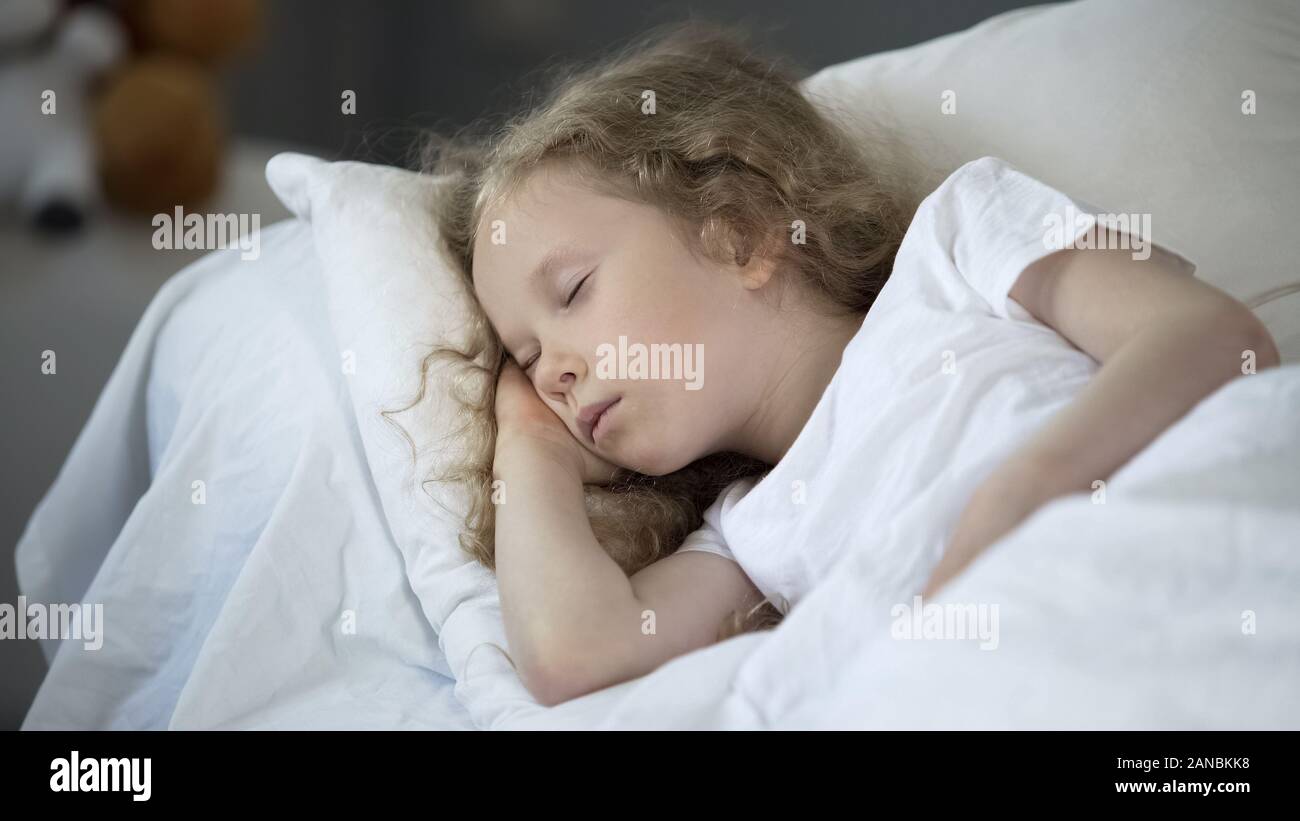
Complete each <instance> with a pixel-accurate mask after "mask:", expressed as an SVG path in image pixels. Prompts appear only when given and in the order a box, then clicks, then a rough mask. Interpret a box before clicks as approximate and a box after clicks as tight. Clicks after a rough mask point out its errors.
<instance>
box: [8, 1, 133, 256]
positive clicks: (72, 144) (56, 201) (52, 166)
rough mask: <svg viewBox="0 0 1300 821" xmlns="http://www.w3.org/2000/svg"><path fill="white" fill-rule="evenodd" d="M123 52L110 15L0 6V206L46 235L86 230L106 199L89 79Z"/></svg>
mask: <svg viewBox="0 0 1300 821" xmlns="http://www.w3.org/2000/svg"><path fill="white" fill-rule="evenodd" d="M125 48H126V34H125V32H124V30H123V28H122V26H121V25H120V24H119V23H118V21H117V20H116V19H115V17H114V15H113V14H112V13H111V12H109V11H107V10H105V9H102V8H98V7H95V6H89V5H86V6H78V7H75V8H73V9H70V10H68V11H67V12H66V13H64V10H63V8H62V3H61V2H59V0H4V2H3V3H0V122H3V126H2V127H0V208H6V209H13V210H16V211H17V212H18V214H19V215H20V217H21V218H22V219H24V220H27V221H30V222H33V223H34V224H35V225H36V226H37V227H38V228H40V229H43V230H46V231H51V232H59V231H69V230H75V229H76V228H78V227H79V226H80V225H81V223H82V222H83V220H84V218H85V215H86V212H87V211H88V210H90V209H91V208H92V207H93V206H94V203H95V201H96V200H97V199H98V198H99V195H100V188H99V181H98V174H97V171H96V152H95V147H94V144H93V143H94V137H93V133H92V131H91V128H90V122H89V120H90V116H91V112H90V100H89V95H90V90H91V81H92V80H93V79H94V78H95V77H96V76H98V75H99V74H101V73H102V72H104V71H105V70H106V69H108V68H109V67H110V66H112V65H113V64H114V63H116V62H117V61H118V60H119V59H121V57H122V55H123V53H124V51H125Z"/></svg>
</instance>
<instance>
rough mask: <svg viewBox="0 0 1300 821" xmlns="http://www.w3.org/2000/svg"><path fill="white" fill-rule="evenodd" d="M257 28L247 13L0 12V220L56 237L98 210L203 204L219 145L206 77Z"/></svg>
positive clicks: (83, 7)
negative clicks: (4, 214) (100, 203)
mask: <svg viewBox="0 0 1300 821" xmlns="http://www.w3.org/2000/svg"><path fill="white" fill-rule="evenodd" d="M259 23H260V5H259V2H258V0H117V2H111V1H110V0H101V2H93V1H92V2H86V0H81V2H78V0H0V123H3V127H2V128H0V208H4V207H6V206H15V207H16V209H17V211H18V213H19V214H20V215H21V216H22V217H23V218H24V219H26V220H29V221H31V222H33V223H34V224H35V225H36V226H37V227H38V228H41V229H44V230H49V231H68V230H75V229H76V228H78V227H79V226H80V225H81V224H82V223H83V222H84V220H85V217H86V215H87V213H88V212H89V211H90V210H91V209H92V208H93V207H94V205H95V203H96V201H97V200H99V199H100V198H101V197H102V198H105V199H107V200H108V202H109V203H111V204H113V205H117V206H120V207H122V208H126V209H128V210H133V211H139V212H144V213H159V212H163V211H169V210H171V209H172V208H173V207H174V206H177V205H194V204H196V203H199V202H202V201H203V200H205V199H207V198H208V197H209V196H210V195H211V194H212V193H213V191H214V190H215V188H216V186H217V183H218V181H219V179H220V176H221V161H222V154H223V152H224V144H225V127H224V124H223V122H222V111H221V103H220V98H219V95H218V94H217V91H216V88H215V82H214V76H213V75H214V69H215V67H216V66H217V64H218V63H219V62H221V61H222V60H224V59H225V58H227V57H229V56H231V55H233V54H234V53H236V52H237V51H239V50H240V49H242V48H243V47H244V46H246V45H247V44H248V43H249V42H251V41H252V39H253V38H254V36H255V35H256V33H257V30H258V27H259ZM96 80H98V82H96Z"/></svg>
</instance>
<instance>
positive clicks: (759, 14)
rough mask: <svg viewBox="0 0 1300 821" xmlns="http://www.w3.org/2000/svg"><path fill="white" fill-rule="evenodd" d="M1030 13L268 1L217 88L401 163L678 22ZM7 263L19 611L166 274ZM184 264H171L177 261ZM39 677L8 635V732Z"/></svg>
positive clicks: (239, 122)
mask: <svg viewBox="0 0 1300 821" xmlns="http://www.w3.org/2000/svg"><path fill="white" fill-rule="evenodd" d="M1020 5H1026V4H1025V3H1017V2H1014V0H971V1H970V2H940V0H912V2H907V3H898V2H888V1H887V0H858V2H849V1H848V0H803V1H802V2H798V3H789V4H783V3H778V2H774V0H722V2H716V3H711V4H703V3H687V2H668V3H661V4H659V5H653V6H648V7H641V5H640V4H636V3H621V2H598V0H550V2H537V1H536V0H470V1H469V2H436V3H435V2H416V1H415V0H389V2H348V1H347V0H268V2H267V3H266V16H265V20H264V23H265V26H264V37H263V41H262V43H261V44H260V48H259V49H258V50H256V51H255V52H253V54H252V55H251V56H249V57H247V58H246V59H244V60H243V61H242V62H240V63H239V64H237V65H235V66H233V67H232V68H230V69H228V70H227V72H226V74H225V76H224V79H223V82H224V85H225V88H226V92H227V96H228V105H229V111H230V119H231V127H232V129H233V130H234V132H235V133H236V134H239V135H244V136H252V137H261V138H267V139H271V140H274V141H277V142H287V143H291V144H296V145H297V146H300V147H308V148H311V147H314V148H315V149H316V150H317V151H318V152H319V153H321V154H323V155H325V156H329V157H351V158H363V159H369V160H372V161H384V160H386V161H390V162H391V161H401V160H402V159H403V158H404V156H405V152H406V149H407V147H408V145H409V140H410V138H411V137H412V135H413V133H414V131H413V129H416V128H419V127H423V126H437V127H441V128H454V127H456V126H458V125H461V124H463V123H466V122H468V121H470V120H472V119H473V118H475V117H477V116H479V115H482V114H484V113H488V112H491V111H499V110H501V109H503V108H513V107H514V106H515V104H516V102H518V101H519V100H521V99H522V98H523V97H524V95H525V92H526V91H527V89H528V78H527V74H528V72H530V71H532V70H533V69H536V68H538V67H539V66H541V65H542V64H543V63H546V62H550V61H556V60H566V59H569V58H582V57H587V56H591V55H592V54H594V53H595V52H597V51H600V50H602V49H604V48H605V47H607V46H608V45H609V44H611V43H614V42H617V41H622V40H624V39H626V38H627V37H629V36H631V35H633V34H635V33H637V32H639V31H641V30H643V29H644V28H646V27H648V26H650V25H653V24H656V23H661V22H665V21H668V20H677V19H682V18H684V17H687V16H695V17H700V18H704V19H710V20H718V21H736V22H745V23H748V24H749V25H750V27H751V29H752V30H753V31H754V32H755V34H756V36H757V37H758V40H759V42H760V44H762V45H766V46H768V47H769V48H771V49H773V50H777V51H779V52H781V53H784V54H786V55H788V56H789V57H791V58H793V59H794V60H796V61H797V62H798V63H800V64H802V65H803V66H805V67H806V68H808V69H810V70H812V69H817V68H821V67H824V66H827V65H831V64H834V63H838V62H842V61H844V60H848V59H852V58H854V57H859V56H862V55H866V54H870V53H873V52H877V51H882V50H887V49H893V48H901V47H904V46H908V45H912V44H915V43H918V42H921V41H924V40H928V39H930V38H933V37H936V36H939V35H942V34H946V33H949V32H952V31H958V30H961V29H964V28H967V27H969V26H971V25H973V24H975V23H977V22H979V21H980V20H982V19H984V18H986V17H989V16H991V15H993V14H996V13H998V12H1001V11H1006V10H1008V9H1012V8H1016V7H1017V6H1020ZM343 89H353V90H355V91H356V92H357V96H358V110H357V114H356V116H352V117H347V116H343V115H342V114H341V112H340V110H339V103H340V99H339V95H340V93H341V91H342V90H343ZM3 230H8V231H13V230H16V229H11V228H5V229H3ZM10 236H13V234H12V233H11V235H10ZM3 239H4V234H3V232H2V231H0V241H2V240H3ZM20 241H21V242H23V243H26V242H28V240H27V238H25V237H24V238H21V240H20ZM5 256H6V253H5V252H3V251H0V265H2V266H3V271H4V273H3V276H0V308H4V310H3V311H0V317H3V318H5V321H4V322H3V323H2V327H0V354H3V359H0V362H2V363H3V366H4V367H5V370H4V373H5V374H6V381H5V391H4V393H5V401H4V402H0V446H2V449H0V456H2V457H3V458H0V485H2V486H3V489H4V492H3V493H2V494H0V544H2V545H5V547H4V548H3V550H4V551H5V553H6V559H5V560H4V561H2V562H0V602H10V603H15V602H16V601H17V596H18V591H17V585H16V582H15V579H14V567H13V561H12V549H13V545H14V544H15V543H16V541H17V539H18V537H19V535H20V533H21V531H22V528H23V526H24V525H25V523H26V521H27V518H28V516H29V515H30V514H31V512H32V510H33V508H34V507H35V505H36V503H37V502H38V501H39V500H40V498H41V497H42V495H43V494H44V493H45V491H46V489H47V488H49V486H50V483H51V482H53V480H54V477H55V475H56V473H57V471H58V469H59V466H60V465H61V464H62V462H63V459H64V458H65V457H66V455H67V453H68V450H69V449H70V448H71V446H72V443H73V440H74V439H75V438H76V435H77V433H78V432H79V431H80V430H81V427H82V426H83V425H84V424H85V421H86V419H87V417H88V416H89V414H90V410H91V408H92V406H93V404H94V402H95V399H96V398H97V397H98V395H99V392H100V391H101V390H102V388H103V386H104V383H105V382H106V381H107V379H108V376H109V373H110V371H111V370H112V368H113V366H114V365H115V364H116V363H117V360H118V358H119V357H120V355H121V351H122V349H123V347H124V346H125V344H126V340H127V338H128V337H129V335H130V332H131V329H132V328H133V327H134V325H135V323H136V322H137V321H138V320H139V317H140V314H141V313H142V312H143V310H144V308H145V306H146V305H147V304H148V301H149V299H150V298H151V297H152V295H153V293H154V292H156V289H157V287H158V286H159V285H160V284H161V281H162V279H165V276H166V273H167V271H164V272H163V273H162V275H161V277H160V278H154V277H153V275H152V274H150V275H149V276H145V274H144V272H141V271H135V272H133V274H134V276H132V277H131V278H130V280H126V279H124V280H123V281H122V282H121V283H109V286H111V287H105V288H104V289H103V290H104V292H105V293H106V294H108V296H96V295H94V294H93V293H91V292H88V291H87V290H86V289H85V288H84V287H83V286H84V281H85V278H86V277H88V276H93V275H94V272H93V271H91V270H89V269H88V268H87V267H86V266H85V265H83V264H79V263H78V262H77V260H76V258H75V257H71V258H70V257H69V255H68V254H63V253H60V252H47V251H46V250H45V249H39V248H29V249H28V252H27V253H25V255H24V257H23V258H24V259H26V260H28V262H27V263H25V264H24V265H23V266H21V267H23V270H15V269H16V268H17V267H20V266H18V265H16V264H15V263H13V261H12V260H13V259H15V256H13V255H9V261H5V260H4V259H3V258H4V257H5ZM32 260H35V262H32ZM168 262H169V264H170V263H171V260H169V261H168ZM181 264H182V262H181V261H180V260H177V261H175V268H179V267H180V265H181ZM169 270H174V269H169ZM19 314H21V315H19ZM51 335H56V336H54V337H52V336H51ZM51 338H56V339H57V340H58V341H59V344H60V345H61V346H62V347H63V348H73V349H76V350H79V351H82V352H84V355H82V356H78V357H76V358H75V360H72V361H75V366H73V365H72V364H69V365H68V366H67V367H66V369H65V367H64V364H63V362H64V360H62V359H61V360H60V378H59V379H58V380H57V381H53V380H41V379H40V377H39V376H38V375H35V373H34V372H33V371H32V369H31V368H30V367H28V365H29V364H30V362H29V359H27V358H23V357H25V356H26V353H25V352H28V351H30V350H32V349H35V350H40V349H41V348H44V347H46V346H47V345H49V344H50V343H49V340H50V339H51ZM70 362H71V361H70ZM110 535H111V534H110ZM44 671H45V666H44V662H43V660H42V658H41V655H40V652H39V649H38V648H37V646H36V645H35V643H33V642H30V641H28V642H20V641H16V640H15V641H0V729H7V728H14V727H17V726H18V725H19V724H20V723H21V721H22V718H23V716H24V715H25V714H26V711H27V708H28V706H29V705H30V703H31V700H32V697H33V696H34V695H35V692H36V688H37V687H38V685H39V683H40V680H41V677H42V676H43V675H44Z"/></svg>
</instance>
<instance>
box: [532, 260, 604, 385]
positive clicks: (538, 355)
mask: <svg viewBox="0 0 1300 821" xmlns="http://www.w3.org/2000/svg"><path fill="white" fill-rule="evenodd" d="M592 273H595V271H593V272H592ZM588 279H591V274H587V275H586V276H585V277H583V278H582V279H580V280H579V281H578V284H577V285H575V286H573V290H572V291H570V292H569V295H568V297H566V298H565V300H564V307H566V308H567V307H569V306H570V305H572V304H573V300H574V299H576V298H577V296H578V292H579V291H581V290H582V286H583V285H586V284H587V280H588ZM541 357H542V354H541V351H538V352H537V353H536V354H535V355H534V356H533V357H532V358H531V359H529V360H528V364H527V365H524V366H522V370H523V372H524V373H525V374H526V373H528V370H529V368H531V367H533V365H534V364H536V363H537V360H538V359H540V358H541Z"/></svg>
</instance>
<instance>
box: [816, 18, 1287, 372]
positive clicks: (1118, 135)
mask: <svg viewBox="0 0 1300 821" xmlns="http://www.w3.org/2000/svg"><path fill="white" fill-rule="evenodd" d="M1297 31H1300V3H1295V2H1294V0H1243V2H1235V3H1217V2H1210V1H1209V0H1195V1H1194V0H1148V2H1143V3H1133V2H1129V0H1088V1H1087V2H1075V3H1065V4H1061V5H1046V6H1032V7H1029V8H1024V9H1017V10H1015V11H1011V12H1007V13H1006V14H1002V15H999V16H997V17H993V18H991V19H989V20H986V21H984V22H983V23H980V24H979V25H977V26H975V27H973V28H971V29H968V30H966V31H962V32H958V33H955V34H951V35H948V36H946V37H941V38H939V39H937V40H932V41H930V42H927V43H922V44H921V45H918V46H913V47H910V48H906V49H901V50H898V51H891V52H885V53H882V54H875V55H871V56H869V57H863V58H861V59H858V60H853V61H851V62H847V63H842V64H840V65H836V66H831V67H829V68H826V69H823V70H822V71H820V72H818V73H817V74H815V75H814V76H812V77H810V78H809V79H808V80H807V81H806V83H805V92H806V93H807V94H808V96H809V97H810V98H811V99H813V100H814V101H815V102H817V103H819V104H821V105H822V106H824V107H825V108H826V109H827V110H832V111H834V112H837V113H841V114H847V115H848V116H849V118H851V119H850V121H849V123H850V126H851V127H856V128H861V127H863V126H864V125H865V124H866V123H870V122H872V121H877V120H879V121H880V122H881V123H882V124H883V125H886V126H888V127H891V128H894V129H899V130H901V132H902V134H904V135H905V137H906V142H907V143H908V144H910V145H911V146H913V147H914V148H915V150H916V151H917V152H918V153H919V154H920V157H921V159H922V160H923V161H924V162H925V164H926V165H927V167H925V168H916V169H915V171H916V172H917V174H918V178H921V179H924V180H925V181H926V185H927V186H928V187H927V188H926V190H927V191H928V190H929V189H930V188H933V187H934V185H935V184H937V183H938V182H939V181H940V180H942V178H943V177H945V176H947V174H948V173H950V172H951V171H953V170H955V169H956V168H957V167H958V166H960V165H962V164H963V163H965V162H967V161H969V160H974V159H978V158H980V157H983V156H986V155H992V156H996V157H1000V158H1002V159H1004V160H1007V161H1008V162H1010V163H1011V164H1012V165H1014V166H1015V167H1017V168H1018V169H1020V170H1021V171H1024V172H1025V173H1027V174H1030V175H1031V176H1034V177H1037V178H1039V179H1041V180H1043V181H1044V182H1046V183H1047V184H1049V185H1051V186H1053V187H1055V188H1058V189H1060V190H1062V191H1065V192H1066V193H1068V194H1070V195H1072V196H1075V197H1078V198H1080V199H1082V200H1084V201H1086V202H1089V203H1092V204H1094V205H1096V206H1097V207H1098V208H1102V209H1105V210H1106V211H1107V212H1115V213H1139V214H1141V213H1149V214H1151V233H1152V239H1153V240H1154V241H1156V242H1160V243H1162V244H1164V245H1165V246H1166V247H1169V248H1171V249H1173V250H1175V251H1177V252H1179V253H1181V254H1183V255H1184V256H1186V257H1188V258H1189V259H1194V260H1196V263H1197V276H1198V277H1200V278H1202V279H1203V280H1205V281H1206V282H1209V283H1211V284H1213V285H1214V286H1216V287H1218V288H1221V289H1223V290H1224V291H1226V292H1227V293H1229V294H1231V295H1233V296H1234V297H1236V298H1237V299H1239V300H1241V301H1243V302H1245V303H1247V304H1248V305H1251V306H1252V307H1254V308H1255V309H1256V314H1257V315H1258V316H1259V317H1260V318H1261V320H1263V321H1264V323H1265V324H1266V325H1267V326H1268V327H1269V330H1270V331H1272V333H1273V336H1274V338H1275V339H1276V340H1277V342H1278V346H1279V348H1281V349H1282V357H1283V360H1284V361H1296V360H1297V359H1300V271H1298V270H1297V267H1296V265H1295V262H1294V249H1295V235H1296V229H1295V225H1294V223H1295V217H1296V214H1300V185H1298V184H1297V183H1298V182H1300V83H1298V82H1296V78H1297V77H1300V40H1298V39H1297V34H1296V32H1297ZM1247 91H1250V92H1253V93H1254V101H1255V112H1256V113H1254V114H1245V113H1243V105H1244V103H1245V101H1244V100H1243V97H1242V95H1243V94H1244V93H1245V92H1247ZM948 92H952V95H951V96H948V97H945V95H946V94H947V93H948ZM945 99H947V100H949V101H951V102H953V103H955V113H950V114H945V113H943V109H942V108H941V104H943V103H944V102H945ZM855 120H856V122H854V121H855ZM1270 298H1271V301H1268V302H1267V303H1266V304H1261V301H1262V300H1269V299H1270Z"/></svg>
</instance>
